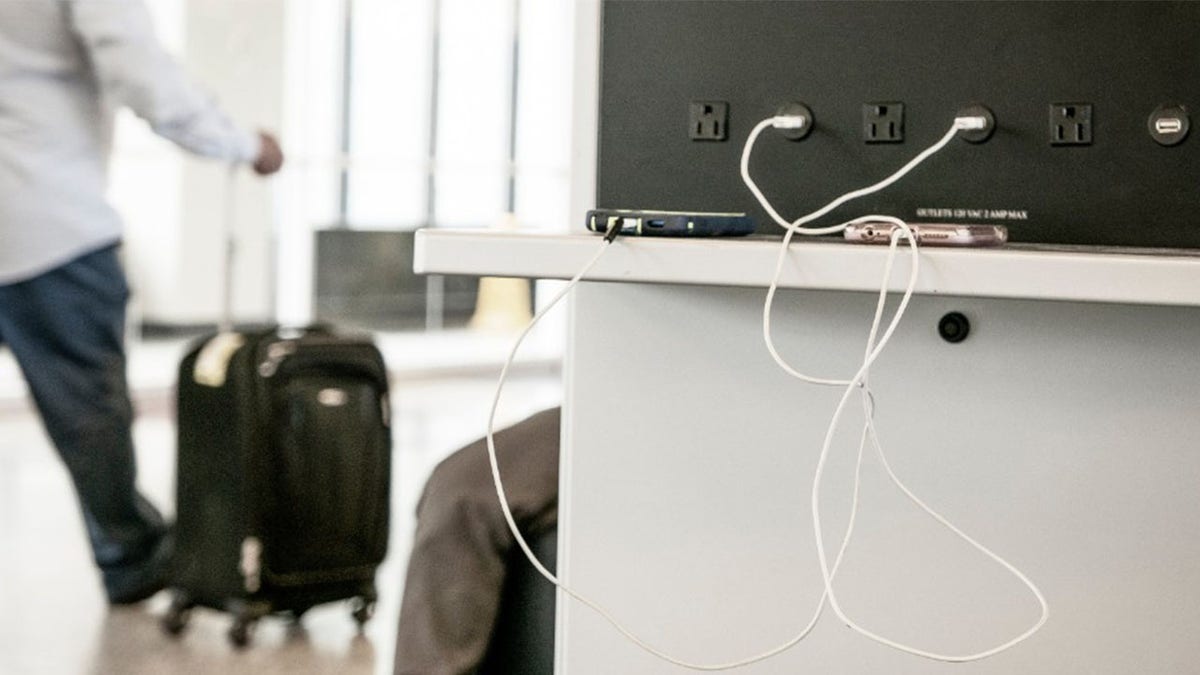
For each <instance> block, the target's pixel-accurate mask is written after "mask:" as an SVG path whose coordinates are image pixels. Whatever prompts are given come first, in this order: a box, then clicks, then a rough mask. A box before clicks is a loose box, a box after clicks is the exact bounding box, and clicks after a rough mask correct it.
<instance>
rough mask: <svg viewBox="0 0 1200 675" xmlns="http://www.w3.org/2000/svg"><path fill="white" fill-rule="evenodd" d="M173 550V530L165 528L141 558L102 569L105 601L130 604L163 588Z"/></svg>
mask: <svg viewBox="0 0 1200 675" xmlns="http://www.w3.org/2000/svg"><path fill="white" fill-rule="evenodd" d="M174 552H175V534H174V532H172V531H170V530H168V531H167V532H166V533H164V534H163V536H162V537H161V538H160V539H159V540H158V543H157V544H156V545H155V546H154V549H153V550H151V551H150V555H149V556H147V557H146V559H145V560H144V561H142V562H139V563H136V564H133V565H127V566H125V567H124V568H123V569H121V570H106V571H105V572H104V589H105V591H106V592H107V593H108V604H110V605H132V604H135V603H138V602H141V601H143V600H146V599H147V598H150V597H152V596H154V595H155V594H156V593H158V592H159V591H161V590H162V589H164V588H166V585H167V576H168V573H169V572H170V567H171V556H172V555H173V554H174Z"/></svg>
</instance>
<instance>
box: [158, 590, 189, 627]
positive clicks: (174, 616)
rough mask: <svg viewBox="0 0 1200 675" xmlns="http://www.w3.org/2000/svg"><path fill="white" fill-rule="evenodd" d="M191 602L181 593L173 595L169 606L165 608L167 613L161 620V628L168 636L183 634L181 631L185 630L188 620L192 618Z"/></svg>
mask: <svg viewBox="0 0 1200 675" xmlns="http://www.w3.org/2000/svg"><path fill="white" fill-rule="evenodd" d="M194 606H195V605H193V604H192V603H191V602H189V601H188V599H187V596H185V595H184V594H183V593H175V595H174V596H173V597H172V598H171V606H170V607H168V608H167V613H166V614H165V615H163V618H162V628H163V630H164V631H166V632H167V634H168V635H171V636H174V637H178V636H179V635H181V634H182V633H183V629H185V628H187V624H188V619H190V618H191V616H192V607H194Z"/></svg>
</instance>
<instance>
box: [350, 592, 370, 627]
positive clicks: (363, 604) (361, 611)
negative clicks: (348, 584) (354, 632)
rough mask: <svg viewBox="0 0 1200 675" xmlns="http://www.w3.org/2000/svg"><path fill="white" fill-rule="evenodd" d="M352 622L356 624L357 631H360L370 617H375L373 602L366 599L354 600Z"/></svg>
mask: <svg viewBox="0 0 1200 675" xmlns="http://www.w3.org/2000/svg"><path fill="white" fill-rule="evenodd" d="M352 615H353V616H354V620H355V621H356V622H357V623H358V629H359V630H360V631H361V630H362V629H363V626H365V625H366V623H367V622H368V621H370V620H371V617H373V616H375V601H374V600H368V599H367V598H355V599H354V611H353V613H352Z"/></svg>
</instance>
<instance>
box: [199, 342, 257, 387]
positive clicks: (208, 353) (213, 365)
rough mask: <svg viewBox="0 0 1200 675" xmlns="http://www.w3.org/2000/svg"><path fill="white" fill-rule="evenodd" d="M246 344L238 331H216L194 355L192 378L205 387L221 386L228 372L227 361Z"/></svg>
mask: <svg viewBox="0 0 1200 675" xmlns="http://www.w3.org/2000/svg"><path fill="white" fill-rule="evenodd" d="M244 344H246V338H244V337H242V335H241V334H240V333H232V332H228V333H227V332H221V333H217V334H216V335H215V336H213V338H212V339H211V340H209V341H208V342H207V343H205V345H204V346H203V347H202V348H201V349H200V353H199V354H197V355H196V365H195V367H194V368H193V369H192V379H194V380H195V381H196V383H197V384H202V385H204V386H206V387H221V386H224V385H225V379H226V376H227V375H228V373H229V362H230V360H232V359H233V355H234V353H235V352H237V350H238V349H240V348H241V346H242V345H244Z"/></svg>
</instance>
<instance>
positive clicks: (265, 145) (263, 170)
mask: <svg viewBox="0 0 1200 675" xmlns="http://www.w3.org/2000/svg"><path fill="white" fill-rule="evenodd" d="M258 138H259V140H260V141H261V144H260V148H259V151H258V159H256V160H254V164H253V166H254V172H255V173H257V174H258V175H260V176H270V175H271V174H273V173H275V172H276V171H279V169H280V167H282V166H283V150H282V149H281V148H280V147H279V141H278V140H276V139H275V137H274V136H272V135H271V134H269V133H267V132H265V131H260V132H258Z"/></svg>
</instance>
